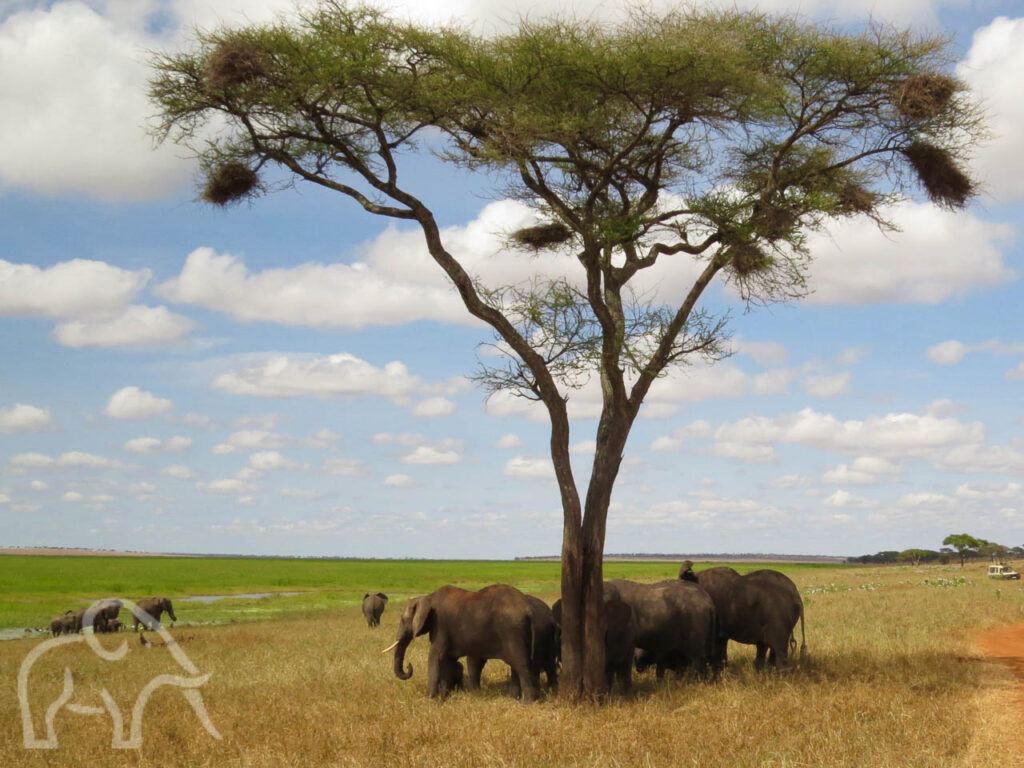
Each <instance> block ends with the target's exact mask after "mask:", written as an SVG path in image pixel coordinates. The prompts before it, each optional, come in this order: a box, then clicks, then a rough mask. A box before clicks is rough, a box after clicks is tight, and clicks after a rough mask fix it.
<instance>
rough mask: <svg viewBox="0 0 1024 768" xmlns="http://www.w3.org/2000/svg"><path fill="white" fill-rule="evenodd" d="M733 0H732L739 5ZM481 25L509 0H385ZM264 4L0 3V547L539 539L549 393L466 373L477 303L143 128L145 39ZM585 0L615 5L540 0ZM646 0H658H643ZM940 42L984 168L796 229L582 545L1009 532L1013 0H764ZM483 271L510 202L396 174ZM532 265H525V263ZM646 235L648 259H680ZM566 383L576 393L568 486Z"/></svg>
mask: <svg viewBox="0 0 1024 768" xmlns="http://www.w3.org/2000/svg"><path fill="white" fill-rule="evenodd" d="M738 5H739V6H740V7H753V6H754V3H752V2H740V3H738ZM389 6H390V7H391V8H393V9H395V10H396V12H398V13H405V12H409V13H412V14H414V15H418V16H419V17H420V18H424V19H428V20H443V19H446V18H447V17H448V16H449V15H450V14H455V15H456V16H458V17H460V18H462V19H463V20H467V21H471V22H474V23H478V24H479V25H480V27H481V28H483V29H495V28H501V26H502V25H503V24H504V23H506V22H507V21H508V20H509V19H510V18H511V17H512V15H513V14H512V13H510V12H509V11H508V10H506V8H507V5H506V4H505V3H503V2H502V3H498V2H483V3H481V2H473V1H472V0H463V2H461V3H460V2H455V3H452V2H445V3H440V2H436V1H434V0H431V1H430V2H421V3H416V4H415V5H414V6H413V4H410V6H409V7H413V8H414V10H412V11H407V10H406V6H405V5H404V4H402V3H397V2H396V3H390V4H389ZM291 7H292V4H291V3H278V2H274V1H273V0H263V1H262V2H244V3H243V2H227V1H221V0H215V1H212V2H198V0H165V1H163V2H158V1H156V0H122V1H120V2H117V1H115V0H110V2H99V1H97V2H89V3H82V2H47V3H32V2H21V1H19V0H14V1H13V2H11V1H5V0H0V71H4V72H6V73H17V76H15V77H11V76H10V74H8V75H6V76H5V77H4V79H3V81H2V82H0V546H3V545H7V546H86V547H96V548H114V549H133V550H148V551H177V552H225V553H253V554H283V555H339V556H366V557H406V556H408V557H496V558H506V557H514V556H520V555H540V554H555V553H557V552H558V551H559V548H560V543H561V511H560V508H559V501H558V493H557V489H556V487H555V485H554V482H553V480H552V473H551V469H550V464H549V460H548V458H547V453H546V446H547V434H548V432H547V424H546V420H545V419H544V416H543V414H542V413H537V412H536V411H535V410H533V409H530V408H528V407H526V406H527V405H528V404H527V403H525V402H524V401H517V400H514V399H509V398H502V397H495V398H492V399H491V400H490V401H487V400H486V399H485V396H484V393H483V392H482V391H481V390H479V389H477V388H475V387H474V386H473V385H472V384H471V383H469V382H468V381H467V380H466V376H467V375H469V374H471V373H472V372H473V370H474V368H475V366H476V361H477V355H478V353H479V352H478V344H479V343H480V342H482V341H488V340H490V335H489V333H488V332H487V331H486V329H484V328H481V327H479V326H478V325H474V324H473V323H471V322H470V321H469V318H468V316H467V315H466V314H465V312H464V311H463V310H462V309H461V305H460V304H459V302H458V300H457V297H456V296H455V295H454V293H453V291H452V290H451V289H450V288H449V287H448V286H447V285H446V284H445V283H444V281H443V280H442V278H441V275H440V272H439V271H438V270H437V268H436V267H435V266H434V265H433V264H432V263H431V262H429V261H428V259H427V257H426V254H425V250H424V249H423V247H422V246H421V245H420V242H419V236H418V235H417V233H416V232H415V231H409V230H407V229H404V228H402V227H395V226H389V225H388V224H387V222H384V221H382V220H380V219H375V218H374V217H371V216H369V215H367V214H364V213H362V212H361V211H360V210H357V209H356V208H355V207H354V206H352V205H350V204H349V201H348V200H347V199H345V198H341V197H339V196H336V195H331V194H328V193H325V192H323V191H320V190H317V189H313V188H309V187H301V186H300V187H298V188H296V189H294V190H289V191H284V192H280V193H277V194H274V195H271V196H268V197H265V198H262V199H260V200H257V201H255V202H254V203H253V204H252V205H243V206H240V207H235V208H232V209H229V210H227V211H222V210H216V209H213V208H210V207H209V206H205V205H202V204H199V203H197V202H195V201H194V197H195V189H194V185H193V179H192V175H193V173H194V170H195V169H194V167H193V165H192V164H191V163H190V161H188V160H187V159H183V158H182V157H181V156H180V155H181V154H182V152H181V150H179V149H177V148H175V147H173V146H163V147H161V148H159V149H157V150H154V148H153V146H152V142H151V141H150V139H149V138H148V137H147V135H146V134H145V131H144V130H143V127H144V125H145V122H146V119H147V116H148V115H149V113H150V112H151V108H150V107H149V106H148V104H147V103H146V100H145V95H144V92H145V79H146V64H145V62H146V55H147V54H146V52H147V51H153V50H161V49H173V48H175V47H177V46H180V45H182V44H183V42H184V41H185V40H186V39H187V36H188V31H189V30H190V29H192V28H193V27H194V26H196V25H198V26H210V25H214V24H217V23H218V22H219V21H225V22H231V21H232V20H237V19H239V18H240V16H239V13H240V12H244V14H245V16H246V18H248V19H250V20H261V19H267V18H271V17H272V16H273V14H274V13H277V12H281V11H287V10H288V9H289V8H291ZM570 7H574V8H575V9H576V10H577V11H578V12H580V13H587V14H591V15H595V16H598V17H607V18H614V17H615V15H616V14H617V13H618V12H619V9H620V8H621V7H622V6H621V4H616V3H606V4H604V5H598V4H595V3H585V2H582V1H581V2H578V3H576V5H575V6H572V5H570V4H567V3H551V2H548V1H547V0H538V2H535V3H530V4H528V5H527V4H523V5H522V6H521V10H522V11H523V12H529V13H530V14H533V15H539V14H542V13H547V12H550V11H553V10H558V9H566V8H570ZM654 7H656V8H658V7H662V4H659V3H654ZM757 7H760V8H762V9H764V10H768V11H773V12H781V11H792V10H799V11H801V12H803V13H805V14H807V15H810V16H811V17H813V18H816V19H826V20H831V21H832V22H833V23H835V24H837V25H851V26H856V25H858V24H863V23H864V21H865V20H866V19H868V18H869V17H873V18H875V19H877V20H883V21H891V22H893V23H897V24H903V25H912V26H914V27H916V28H920V29H924V30H928V31H939V32H944V33H946V34H948V35H950V36H952V37H953V51H954V53H955V56H956V58H957V63H956V71H957V73H958V74H959V76H960V77H962V78H963V79H965V80H966V81H967V82H968V84H969V85H970V86H971V88H972V90H973V91H974V93H975V94H976V95H977V98H979V99H980V100H981V101H982V103H983V104H984V105H985V108H986V109H987V111H988V113H989V116H990V117H989V120H990V127H991V130H992V134H993V135H992V139H991V141H990V142H989V143H988V144H987V145H986V146H984V147H982V148H981V149H979V151H978V153H977V156H976V157H975V158H974V161H973V162H974V169H975V172H976V173H977V175H978V176H979V177H980V178H981V179H982V181H983V186H984V190H985V194H984V195H983V196H982V197H981V198H980V199H979V200H978V201H976V202H975V203H974V204H973V205H972V206H971V207H970V208H969V209H968V210H966V211H964V212H960V213H956V214H953V213H949V212H946V211H942V210H939V209H937V208H935V207H934V206H932V205H930V204H928V203H926V202H924V201H923V200H920V199H916V200H915V199H911V200H907V201H905V202H903V203H900V204H898V205H897V206H895V207H894V208H893V209H892V210H891V211H890V215H891V216H892V218H893V219H894V220H895V221H896V222H897V223H898V224H899V225H900V227H901V231H900V232H898V233H889V234H887V235H883V234H881V233H879V232H877V230H876V229H875V228H874V227H873V225H872V224H871V222H868V221H861V220H857V219H853V220H847V221H844V222H842V223H841V224H838V225H836V226H833V227H831V228H830V229H829V231H828V232H825V233H820V234H815V235H814V236H813V237H812V253H813V255H814V257H815V263H814V266H813V267H812V270H811V286H812V288H813V289H814V292H813V293H812V294H811V295H810V296H809V297H808V298H807V299H805V300H803V301H801V302H798V303H793V304H789V305H775V306H771V307H768V308H761V309H755V310H753V311H751V312H745V311H744V308H743V306H742V304H741V303H740V302H738V301H737V300H736V297H735V296H734V295H732V294H731V293H730V292H729V291H728V290H727V289H722V288H721V287H719V286H716V287H715V288H714V289H713V290H712V291H711V294H710V296H709V301H710V302H711V304H712V306H714V307H716V308H719V309H721V308H726V307H730V308H731V311H732V314H731V322H730V331H731V333H732V335H733V341H732V345H733V348H734V351H735V354H734V355H733V356H732V357H730V358H728V359H727V360H725V361H723V362H721V363H719V364H718V365H716V366H713V367H704V366H694V367H691V368H689V369H687V370H685V371H682V372H680V373H678V374H674V375H673V376H671V377H670V378H669V379H667V380H664V381H661V382H659V383H658V386H657V387H656V388H655V390H653V391H652V393H651V396H650V397H649V399H648V404H647V406H646V407H645V411H644V412H643V413H642V415H641V418H640V420H639V421H638V422H637V425H636V427H635V428H634V431H633V434H632V435H631V437H630V442H629V445H628V446H627V454H626V461H625V464H624V468H623V471H622V473H621V475H620V479H619V481H618V484H617V486H616V492H615V495H614V498H613V504H612V509H611V513H610V516H609V528H608V541H607V550H608V551H610V552H752V551H760V552H778V553H792V554H829V555H856V554H863V553H867V552H874V551H877V550H880V549H903V548H906V547H912V546H923V547H935V548H937V547H938V546H939V545H940V543H941V540H942V538H944V537H945V536H946V535H947V534H949V533H953V532H961V531H967V532H969V533H972V534H974V535H976V536H981V537H983V538H987V539H990V540H993V541H999V542H1001V543H1004V544H1008V545H1020V544H1022V543H1024V480H1022V476H1024V330H1022V328H1021V317H1022V312H1021V309H1020V307H1021V305H1022V302H1024V287H1022V283H1021V272H1022V271H1024V252H1022V246H1021V242H1020V241H1021V232H1020V219H1021V211H1022V210H1024V162H1022V161H1021V160H1020V158H1021V156H1022V151H1024V135H1022V134H1021V132H1020V131H1019V128H1018V127H1019V126H1020V125H1021V124H1022V120H1024V100H1021V99H1020V98H1019V83H1020V82H1021V80H1022V77H1024V3H1021V2H1019V1H1017V0H977V1H976V2H969V1H968V0H889V1H888V2H873V1H872V0H835V1H832V0H804V2H799V3H795V2H788V1H787V0H773V1H772V2H762V3H760V4H758V5H757ZM406 172H407V173H408V174H410V178H412V179H413V180H414V181H413V183H414V186H415V187H416V188H417V189H418V190H419V191H420V192H421V193H422V195H423V197H424V198H425V199H427V200H428V201H429V202H430V203H431V204H432V205H433V206H434V209H435V211H436V212H437V215H438V218H439V220H440V221H441V223H442V224H443V225H444V226H445V227H446V230H445V239H446V242H447V243H448V245H449V247H450V248H451V249H452V250H453V251H454V252H456V253H457V254H460V255H461V256H462V257H463V258H464V259H466V261H467V262H468V263H469V264H470V265H471V266H472V267H473V269H474V270H475V271H478V272H479V273H480V274H482V275H484V276H485V277H487V278H489V279H491V280H494V281H502V280H505V281H507V280H519V279H523V278H524V277H525V276H526V275H528V274H529V273H530V270H531V269H534V268H537V262H536V261H531V260H530V259H528V258H525V257H524V256H523V254H520V253H516V252H513V251H510V250H509V249H508V248H506V247H504V246H503V244H502V243H503V240H502V236H501V235H502V233H503V232H508V231H510V230H513V229H515V228H517V227H519V226H523V225H525V224H527V223H529V222H530V221H532V219H531V215H532V214H531V212H530V211H528V210H526V209H524V208H523V207H522V206H520V205H519V204H517V203H513V202H511V201H507V200H502V199H500V196H499V195H496V193H495V192H494V191H493V190H492V189H490V188H489V187H488V186H487V179H481V178H475V177H473V176H470V175H466V174H460V173H459V172H457V171H455V170H453V169H451V168H448V167H444V166H440V165H438V164H437V163H436V162H435V161H434V160H432V159H431V158H422V159H417V160H415V161H414V162H413V163H411V165H410V166H409V168H408V169H407V170H406ZM564 264H565V262H564V261H561V262H560V261H559V260H558V259H552V260H550V261H549V262H547V263H545V264H544V266H543V268H544V269H546V270H551V271H556V270H558V269H560V267H561V266H562V265H564ZM692 270H693V267H692V265H688V264H686V263H681V262H677V263H676V264H675V265H673V266H672V267H671V268H670V269H668V270H667V271H666V273H665V274H663V275H662V276H661V280H660V283H659V290H660V291H663V292H664V293H665V295H668V296H671V295H673V292H678V291H679V290H681V286H683V285H685V279H686V277H687V276H688V275H692ZM597 403H598V400H597V392H596V390H595V389H594V387H593V386H590V387H586V388H584V389H583V390H582V391H580V392H574V393H572V395H571V398H570V410H571V413H572V414H573V415H574V420H573V439H572V443H573V445H574V462H575V466H576V469H577V477H578V478H579V479H580V481H581V482H585V480H586V476H587V472H588V464H589V460H590V457H591V453H590V451H591V450H592V449H591V447H590V445H591V444H590V442H589V441H591V440H592V438H593V432H594V428H595V425H596V422H595V420H594V413H595V407H596V405H597Z"/></svg>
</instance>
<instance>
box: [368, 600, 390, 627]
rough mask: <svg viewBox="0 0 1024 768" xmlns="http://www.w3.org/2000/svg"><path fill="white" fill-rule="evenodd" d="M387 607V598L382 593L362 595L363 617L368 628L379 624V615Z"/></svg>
mask: <svg viewBox="0 0 1024 768" xmlns="http://www.w3.org/2000/svg"><path fill="white" fill-rule="evenodd" d="M387 605H388V596H387V595H385V594H384V593H383V592H377V593H375V594H372V595H371V594H370V593H369V592H367V593H366V594H365V595H363V616H364V617H365V618H366V623H367V625H368V626H371V627H376V626H378V625H379V624H380V615H381V614H382V613H384V609H385V608H386V607H387Z"/></svg>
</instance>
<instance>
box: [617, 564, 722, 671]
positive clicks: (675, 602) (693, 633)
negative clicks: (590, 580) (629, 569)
mask: <svg viewBox="0 0 1024 768" xmlns="http://www.w3.org/2000/svg"><path fill="white" fill-rule="evenodd" d="M604 589H605V595H606V596H607V597H608V598H609V599H612V598H614V599H618V600H621V601H622V602H624V603H626V605H628V606H629V607H630V609H632V612H633V620H634V624H635V632H636V638H635V643H636V647H637V648H639V649H640V650H641V651H643V652H646V658H648V659H650V660H651V662H652V663H653V664H655V665H656V666H657V672H658V677H659V678H661V677H663V676H664V673H665V669H669V668H672V669H676V670H681V669H683V668H690V669H693V670H694V671H695V672H697V673H698V674H705V673H706V672H707V670H708V665H709V664H711V665H712V670H713V672H715V673H717V671H718V669H717V667H716V666H715V665H714V664H713V659H714V656H713V653H714V648H715V645H714V643H715V637H716V636H717V616H716V612H715V605H714V603H713V602H712V601H711V598H710V597H709V596H708V594H707V593H706V592H705V591H704V590H703V589H701V588H700V587H698V586H697V585H696V584H691V583H689V582H686V581H681V580H679V579H670V580H668V581H662V582H658V583H657V584H640V583H638V582H635V581H628V580H626V579H612V580H611V581H606V582H605V583H604Z"/></svg>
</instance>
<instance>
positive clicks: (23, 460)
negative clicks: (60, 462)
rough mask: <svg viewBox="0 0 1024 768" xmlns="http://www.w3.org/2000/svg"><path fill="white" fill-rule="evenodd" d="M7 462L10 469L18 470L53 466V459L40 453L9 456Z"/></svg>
mask: <svg viewBox="0 0 1024 768" xmlns="http://www.w3.org/2000/svg"><path fill="white" fill-rule="evenodd" d="M8 462H9V463H10V465H11V466H12V467H18V468H20V469H42V468H43V467H50V466H53V459H51V458H50V457H49V456H47V455H45V454H42V453H19V454H16V455H14V456H11V458H10V459H8Z"/></svg>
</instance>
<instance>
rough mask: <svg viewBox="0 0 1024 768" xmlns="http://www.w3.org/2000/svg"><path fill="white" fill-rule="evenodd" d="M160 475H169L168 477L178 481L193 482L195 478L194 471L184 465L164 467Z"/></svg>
mask: <svg viewBox="0 0 1024 768" xmlns="http://www.w3.org/2000/svg"><path fill="white" fill-rule="evenodd" d="M160 474H161V475H167V477H173V478H174V479H176V480H191V479H192V478H193V477H195V474H194V473H193V472H192V470H191V469H189V468H188V467H186V466H185V465H184V464H172V465H171V466H169V467H164V468H163V469H161V470H160Z"/></svg>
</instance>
